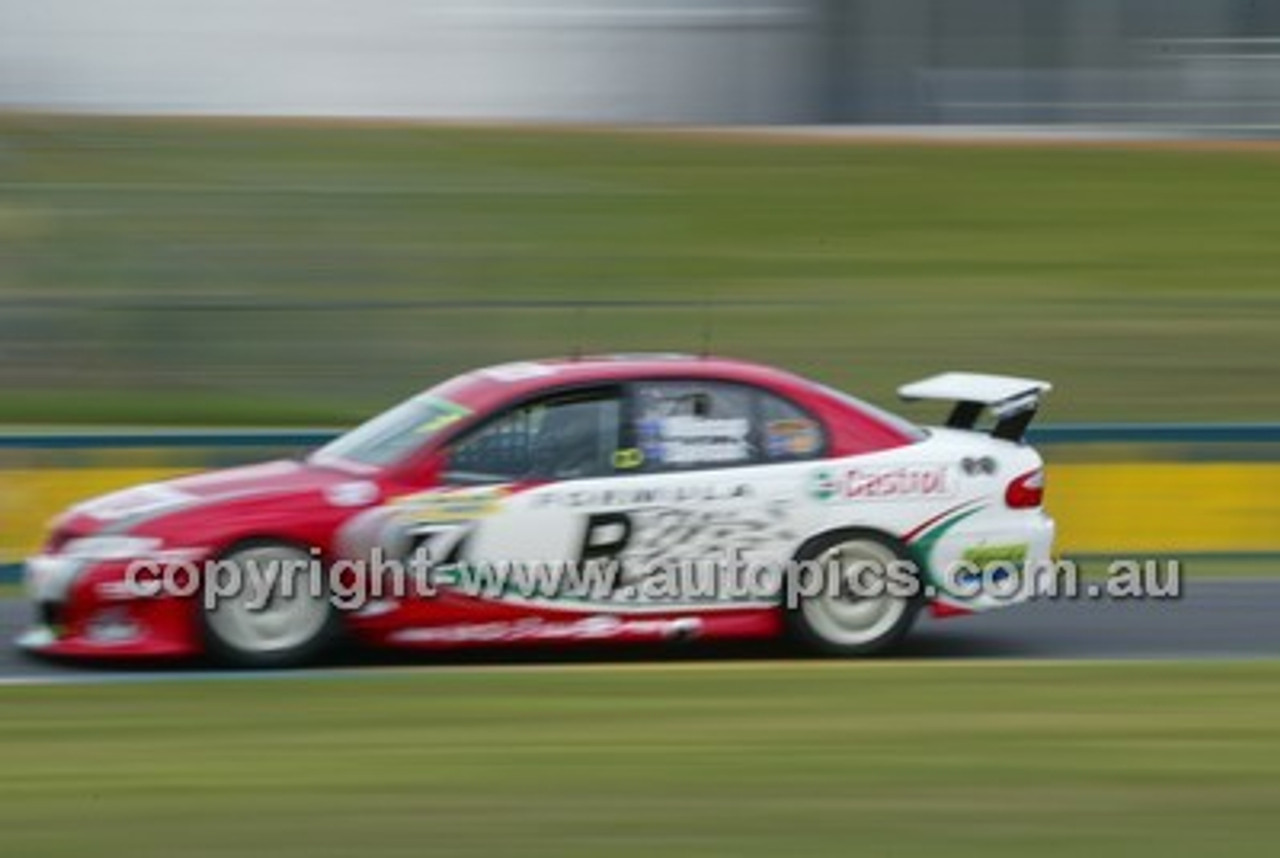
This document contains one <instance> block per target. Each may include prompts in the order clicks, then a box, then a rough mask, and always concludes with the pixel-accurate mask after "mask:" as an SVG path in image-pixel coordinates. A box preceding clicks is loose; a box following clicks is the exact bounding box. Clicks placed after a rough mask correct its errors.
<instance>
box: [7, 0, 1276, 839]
mask: <svg viewBox="0 0 1280 858" xmlns="http://www.w3.org/2000/svg"><path fill="white" fill-rule="evenodd" d="M1277 132H1280V2H1271V0H1061V2H1057V0H684V2H677V0H663V2H639V0H481V2H467V0H362V2H360V3H356V2H352V0H219V2H209V0H41V2H38V3H35V2H29V0H0V579H3V578H4V575H5V574H6V570H7V574H9V575H10V579H9V580H10V581H12V580H13V577H12V576H13V575H14V574H15V573H16V569H17V567H16V565H15V563H16V561H17V560H19V559H20V558H21V557H22V556H23V554H24V553H25V552H27V551H29V550H31V549H32V548H33V547H34V546H35V545H36V544H37V543H38V542H39V539H40V536H41V533H40V531H41V529H42V524H43V522H44V520H45V519H46V518H47V517H48V515H49V514H51V513H52V512H54V511H55V510H57V509H58V508H59V507H61V506H63V505H64V504H66V503H68V502H70V501H72V500H76V499H78V498H80V497H83V496H85V495H88V494H93V493H95V492H98V491H105V490H107V489H110V488H115V487H118V486H121V485H127V484H130V483H133V482H137V481H139V480H142V479H155V478H161V477H164V476H167V475H169V474H171V473H176V472H178V471H182V470H188V469H191V468H196V467H206V466H210V465H216V464H226V463H229V462H234V461H243V460H246V459H251V458H256V457H260V456H263V455H267V454H271V453H277V452H279V451H280V450H279V449H278V448H279V447H281V446H289V445H290V444H297V443H301V439H303V438H304V437H305V433H304V434H302V435H298V434H293V435H289V434H286V435H285V436H261V435H254V434H252V433H250V434H248V435H245V434H243V433H241V434H238V435H236V436H216V437H215V436H210V440H207V441H202V442H200V443H198V444H194V445H193V444H191V443H187V442H183V443H181V444H178V445H177V446H176V447H175V446H174V445H173V444H171V443H170V442H171V441H172V440H173V438H172V437H170V438H169V440H168V441H166V440H165V439H164V437H163V436H161V435H148V436H146V437H144V438H143V440H142V441H139V440H138V436H137V435H136V434H134V433H137V432H140V431H145V432H155V431H156V430H157V429H164V428H165V427H186V428H191V427H196V428H200V429H213V428H218V427H251V428H252V429H253V430H254V431H255V432H256V431H257V430H258V429H260V428H261V427H285V428H287V429H289V430H290V431H291V432H292V431H293V430H297V429H307V430H326V431H327V430H329V429H333V428H337V427H341V426H344V425H347V424H350V423H352V422H354V421H355V420H357V419H360V418H362V417H364V416H365V415H367V414H369V413H370V412H371V411H373V410H375V409H378V408H381V407H383V406H385V405H387V404H389V403H390V402H391V401H394V400H396V399H398V398H401V397H403V396H405V395H407V394H409V393H411V392H413V391H416V390H418V389H421V388H424V387H426V386H428V385H430V384H432V383H434V382H435V381H436V380H439V379H441V378H443V377H445V376H448V375H450V374H452V373H454V372H456V371H459V370H463V369H466V368H470V367H473V366H475V365H477V364H486V363H493V362H498V361H504V360H510V359H521V358H530V357H538V356H544V355H555V354H563V353H566V352H572V351H576V350H581V351H587V352H590V351H632V350H649V349H657V350H683V351H700V350H702V349H703V348H704V345H705V344H706V340H707V332H708V331H709V340H710V347H711V349H712V350H714V351H716V352H721V353H726V354H730V355H734V356H741V357H747V358H753V359H757V360H762V361H766V362H776V363H778V364H781V365H783V366H786V367H788V368H792V369H795V370H797V371H799V372H802V373H806V374H809V375H812V376H814V377H816V378H818V379H820V380H822V381H825V382H828V383H831V384H834V385H837V386H840V387H843V388H846V389H849V390H851V391H853V392H855V393H858V394H860V395H863V396H866V397H868V398H871V399H875V400H878V401H880V402H884V403H886V404H891V403H892V391H893V390H894V388H895V387H896V385H897V384H899V383H901V382H903V381H906V380H910V379H914V378H918V377H921V376H924V375H927V374H930V373H933V372H936V371H940V370H944V369H950V368H957V369H973V370H985V371H993V372H1007V373H1012V374H1023V375H1028V376H1033V377H1043V378H1047V379H1051V380H1052V381H1053V382H1054V383H1055V385H1056V392H1055V394H1054V395H1053V397H1052V399H1051V402H1050V404H1049V406H1048V408H1047V410H1046V412H1045V414H1044V417H1043V418H1042V421H1043V422H1042V424H1041V426H1042V427H1043V426H1044V424H1045V423H1046V422H1047V423H1048V424H1053V426H1052V429H1053V431H1056V433H1057V434H1053V433H1052V432H1048V433H1046V432H1043V431H1042V434H1041V435H1039V436H1038V442H1039V443H1042V444H1044V445H1046V449H1047V450H1048V452H1049V459H1050V463H1051V469H1050V495H1049V497H1050V501H1049V506H1050V509H1051V510H1052V511H1053V512H1054V514H1055V515H1057V516H1058V518H1059V521H1060V523H1061V525H1062V539H1063V545H1064V549H1065V550H1067V551H1069V552H1071V553H1073V554H1080V555H1082V556H1083V555H1108V554H1114V553H1117V552H1123V551H1149V552H1160V553H1165V554H1170V553H1173V554H1178V555H1179V556H1188V554H1194V555H1195V556H1196V557H1198V558H1202V559H1203V558H1208V559H1207V560H1205V561H1204V563H1203V564H1202V565H1200V566H1195V567H1193V568H1194V569H1195V574H1197V575H1200V574H1203V575H1215V574H1218V575H1222V574H1226V575H1235V574H1241V571H1240V570H1242V569H1244V570H1246V572H1247V574H1256V575H1264V576H1265V575H1271V574H1274V572H1275V570H1276V566H1277V564H1276V562H1275V561H1276V557H1277V556H1280V498H1278V497H1277V495H1276V492H1275V491H1274V486H1275V485H1276V481H1277V479H1280V463H1278V461H1280V429H1277V428H1276V425H1275V422H1276V420H1277V415H1278V414H1280V385H1278V384H1277V380H1278V379H1280V287H1278V286H1277V277H1278V275H1280V169H1278V167H1280V145H1278V144H1277V143H1276V142H1275V140H1274V137H1275V135H1276V134H1277ZM912 416H914V417H917V418H920V419H927V418H929V417H933V416H936V415H928V414H920V413H913V415H912ZM1206 423H1212V424H1215V425H1214V426H1212V427H1206V426H1204V425H1202V424H1206ZM1078 424H1089V425H1088V426H1083V427H1082V426H1079V425H1078ZM1118 424H1126V426H1125V427H1120V426H1119V425H1118ZM1130 424H1142V425H1140V426H1137V427H1134V426H1133V425H1130ZM1147 424H1158V425H1156V426H1151V425H1147ZM1221 424H1226V425H1221ZM1241 424H1247V425H1241ZM103 427H107V428H111V429H114V430H115V434H114V435H113V436H105V435H100V434H85V433H84V432H83V431H81V430H90V432H91V433H100V432H101V431H102V430H103ZM72 430H75V432H76V433H77V434H68V432H71V431H72ZM108 437H113V438H114V439H115V440H114V441H111V440H104V438H108ZM233 437H234V439H235V443H234V444H232V443H230V442H229V441H228V440H227V439H228V438H233ZM273 437H274V438H276V439H277V440H276V441H273V440H272V438H273ZM121 438H123V439H124V441H123V442H121V440H120V439H121ZM147 438H154V439H155V440H154V442H152V441H149V440H147ZM219 438H222V440H218V439H219ZM281 438H283V439H284V440H280V439H281ZM255 439H257V440H255ZM1241 564H1245V565H1241ZM1224 570H1225V571H1224ZM6 587H7V588H8V589H7V590H5V589H4V588H6ZM15 594H16V588H14V587H13V585H12V583H9V584H5V583H3V581H2V580H0V595H4V596H8V597H13V596H14V595H15ZM877 670H878V668H877V667H876V666H871V667H866V666H863V667H859V666H856V665H855V666H825V667H824V666H817V665H810V666H799V667H797V666H785V665H784V666H781V669H780V668H779V666H774V665H769V664H767V663H766V664H764V665H757V666H750V667H747V666H739V667H736V668H725V669H724V670H723V671H717V670H716V669H715V668H714V667H713V668H712V670H709V671H706V672H702V671H699V672H697V673H689V674H684V675H682V674H680V673H679V670H678V669H677V670H676V671H674V672H673V673H671V674H668V673H666V672H664V671H661V670H659V669H658V668H654V669H653V672H652V673H649V674H646V673H643V672H636V673H627V672H624V671H619V672H618V673H617V674H616V675H615V674H613V673H612V672H611V671H609V670H608V669H601V670H598V671H596V670H584V671H581V672H577V673H573V672H569V673H568V675H565V676H556V677H550V676H544V675H539V674H537V673H532V674H523V675H518V676H513V675H510V674H505V673H502V672H500V671H499V672H496V673H490V674H485V673H476V674H469V673H466V672H462V673H457V674H443V675H436V676H428V677H426V678H421V677H420V678H419V679H417V680H409V679H394V678H393V679H376V680H374V679H371V680H366V682H367V683H368V684H365V685H362V686H361V687H360V688H359V689H354V688H353V687H352V686H349V685H346V684H343V683H340V682H337V681H334V682H333V683H332V684H321V683H309V682H305V681H304V682H298V683H295V684H294V685H292V686H290V687H289V693H288V694H287V695H286V694H284V693H283V692H282V690H281V687H280V686H277V685H275V684H274V683H271V682H259V683H256V684H255V683H244V684H240V683H221V684H190V685H187V686H185V687H184V686H181V685H179V686H164V687H161V686H158V685H156V686H150V687H147V686H131V685H117V686H106V685H103V686H100V687H97V688H87V689H86V688H75V689H72V688H62V689H58V688H54V689H23V690H22V692H23V693H21V694H19V693H18V692H17V691H16V690H15V691H14V692H13V694H12V695H11V696H10V697H8V698H7V699H6V701H5V702H4V704H3V705H4V707H7V708H5V709H3V710H0V750H2V751H3V753H2V754H0V852H4V853H5V854H9V853H8V852H6V851H5V850H6V849H8V848H10V847H11V848H13V849H15V850H17V851H15V852H13V854H14V855H17V854H20V853H21V854H31V855H35V854H88V852H89V851H90V850H97V851H103V852H107V853H112V852H120V853H121V854H126V853H127V854H131V855H138V856H141V855H152V854H154V855H166V856H167V855H172V854H175V852H176V853H177V854H185V853H187V852H190V853H192V854H196V853H199V854H226V853H231V852H234V853H241V854H259V853H261V854H273V855H291V854H299V855H301V854H308V855H311V854H333V855H348V854H367V853H370V852H374V851H377V852H383V853H387V852H390V853H395V854H418V852H420V851H421V849H422V848H423V847H424V844H429V845H430V846H431V847H432V848H433V849H436V850H438V851H440V852H441V854H445V853H451V854H476V855H481V854H483V855H488V854H500V853H502V852H503V851H511V850H514V849H520V850H521V851H522V852H524V854H546V855H556V856H561V855H568V854H588V853H590V854H593V855H594V854H599V853H600V852H602V851H606V850H607V851H610V852H616V853H619V854H637V855H640V854H645V855H651V854H655V853H657V852H670V851H672V850H674V851H676V852H679V853H681V854H698V855H747V854H770V855H776V854H788V853H791V852H795V853H797V854H828V853H829V854H847V852H848V850H849V848H850V847H851V844H857V845H859V846H865V847H867V848H870V849H871V850H872V851H874V852H883V851H888V850H890V849H894V850H900V849H905V850H906V851H908V852H910V851H925V850H928V851H930V852H933V853H936V852H937V851H940V850H942V849H946V850H948V851H950V852H952V853H954V854H958V855H959V854H982V855H984V856H990V855H997V854H1019V855H1022V854H1027V853H1028V852H1031V853H1033V854H1046V855H1047V854H1063V855H1068V854H1080V852H1081V851H1084V850H1088V851H1089V852H1090V853H1091V854H1096V855H1100V856H1101V855H1107V854H1116V855H1131V854H1138V853H1141V852H1151V853H1155V852H1159V854H1161V855H1164V856H1172V855H1180V854H1187V855H1191V854H1204V853H1205V852H1206V851H1208V850H1210V849H1215V848H1221V847H1222V846H1223V845H1224V844H1228V843H1229V844H1230V847H1231V848H1232V850H1233V853H1234V854H1249V853H1250V850H1251V849H1252V850H1253V851H1254V853H1255V854H1269V853H1268V852H1267V844H1269V843H1271V842H1274V839H1275V836H1276V833H1277V832H1276V828H1275V822H1274V807H1275V805H1276V802H1278V801H1280V793H1277V786H1276V785H1277V784H1278V783H1280V733H1278V732H1277V727H1276V724H1277V723H1280V721H1278V720H1277V718H1276V714H1277V712H1280V696H1278V694H1280V693H1278V692H1277V690H1276V689H1277V688H1280V683H1277V682H1276V681H1275V680H1276V678H1277V670H1276V666H1275V665H1274V664H1271V663H1269V662H1262V663H1257V664H1252V665H1248V666H1243V665H1232V666H1228V667H1225V668H1222V669H1219V668H1218V667H1217V666H1207V665H1191V666H1166V667H1150V666H1128V667H1111V668H1108V667H1100V666H1097V665H1086V666H1080V667H1072V668H1066V667H1061V666H1059V667H1057V668H1050V669H1048V670H1049V671H1050V672H1049V673H1048V674H1046V673H1045V670H1046V669H1045V668H1041V667H1034V666H1032V667H1028V666H1018V667H1013V666H1005V667H991V668H983V669H982V671H983V672H981V673H980V672H979V669H977V668H971V669H961V670H959V671H958V672H957V671H955V670H952V669H951V668H948V667H946V666H919V665H917V666H914V667H913V666H911V665H906V666H903V665H898V666H885V667H883V669H879V672H876V671H877ZM1054 670H1056V671H1057V672H1056V673H1054V672H1053V671H1054ZM766 698H767V699H766ZM11 704H12V705H11ZM1153 725H1155V727H1153ZM1153 731H1154V732H1153ZM746 749H750V750H749V751H748V750H746ZM142 808H146V809H147V810H149V811H152V812H151V813H148V814H147V815H145V816H141V815H139V814H140V812H141V809H142ZM993 815H994V817H995V818H994V820H993V818H992V817H993ZM68 818H74V819H76V820H77V822H78V824H77V825H73V826H68V825H67V824H66V820H67V819H68ZM922 819H925V820H930V821H931V822H932V823H933V824H932V825H928V824H921V820H922ZM229 820H230V821H232V822H230V823H229V822H228V821H229ZM202 850H203V851H202ZM1054 850H1057V851H1056V852H1055V851H1054Z"/></svg>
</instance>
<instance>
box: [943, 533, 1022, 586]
mask: <svg viewBox="0 0 1280 858" xmlns="http://www.w3.org/2000/svg"><path fill="white" fill-rule="evenodd" d="M1030 548H1031V546H1030V545H1028V544H1027V543H1025V542H1019V543H1012V544H1009V545H975V546H973V547H971V548H966V549H965V550H964V553H963V554H961V555H960V556H961V559H962V560H964V561H966V562H967V563H969V564H971V568H970V569H969V570H967V571H965V572H962V573H960V574H959V575H958V576H957V581H958V582H959V583H960V584H973V583H975V582H976V583H982V581H983V578H984V575H985V576H987V577H989V578H990V580H991V581H993V582H996V583H999V582H1002V581H1004V580H1006V579H1008V578H1010V577H1011V576H1012V575H1013V574H1014V571H1015V570H1017V569H1022V568H1023V566H1024V565H1025V564H1026V560H1027V552H1028V551H1029V550H1030Z"/></svg>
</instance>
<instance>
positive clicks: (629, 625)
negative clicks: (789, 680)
mask: <svg viewBox="0 0 1280 858" xmlns="http://www.w3.org/2000/svg"><path fill="white" fill-rule="evenodd" d="M701 631H702V621H701V620H700V619H698V618H697V617H677V618H675V619H652V620H651V619H624V618H621V617H616V616H596V617H585V618H583V619H580V620H543V619H539V618H537V617H530V618H527V619H522V620H513V621H497V622H491V623H462V624H458V625H449V626H437V627H433V628H419V629H405V630H404V631H402V632H399V633H397V634H396V635H395V637H396V639H397V640H399V641H404V642H409V643H445V644H447V643H510V642H513V641H531V642H532V641H594V640H608V639H610V638H618V637H656V638H683V637H693V636H695V635H697V634H698V633H700V632H701Z"/></svg>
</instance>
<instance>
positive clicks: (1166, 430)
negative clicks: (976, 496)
mask: <svg viewBox="0 0 1280 858" xmlns="http://www.w3.org/2000/svg"><path fill="white" fill-rule="evenodd" d="M338 434H339V430H335V429H178V430H134V431H125V430H120V431H102V432H94V431H68V432H63V431H49V432H7V433H3V434H0V450H59V449H118V450H126V449H165V448H173V449H181V448H207V447H317V446H320V445H321V444H324V443H327V442H328V441H331V440H333V438H335V437H336V436H337V435H338ZM1028 438H1029V440H1030V441H1031V442H1032V443H1035V444H1162V443H1168V444H1276V443H1280V423H1062V424H1058V425H1048V426H1040V427H1033V428H1032V430H1031V432H1030V433H1029V435H1028Z"/></svg>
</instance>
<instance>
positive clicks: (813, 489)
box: [809, 468, 840, 501]
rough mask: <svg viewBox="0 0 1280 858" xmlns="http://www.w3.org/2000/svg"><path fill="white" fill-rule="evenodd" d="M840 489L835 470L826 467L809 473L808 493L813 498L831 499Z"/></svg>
mask: <svg viewBox="0 0 1280 858" xmlns="http://www.w3.org/2000/svg"><path fill="white" fill-rule="evenodd" d="M839 491H840V483H839V480H838V479H837V478H836V473H835V471H832V470H830V469H828V468H822V469H821V470H817V471H814V472H813V473H812V474H810V475H809V494H810V495H812V496H813V497H814V499H815V500H820V501H827V500H831V499H832V498H833V497H835V496H836V494H837V493H838V492H839Z"/></svg>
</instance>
